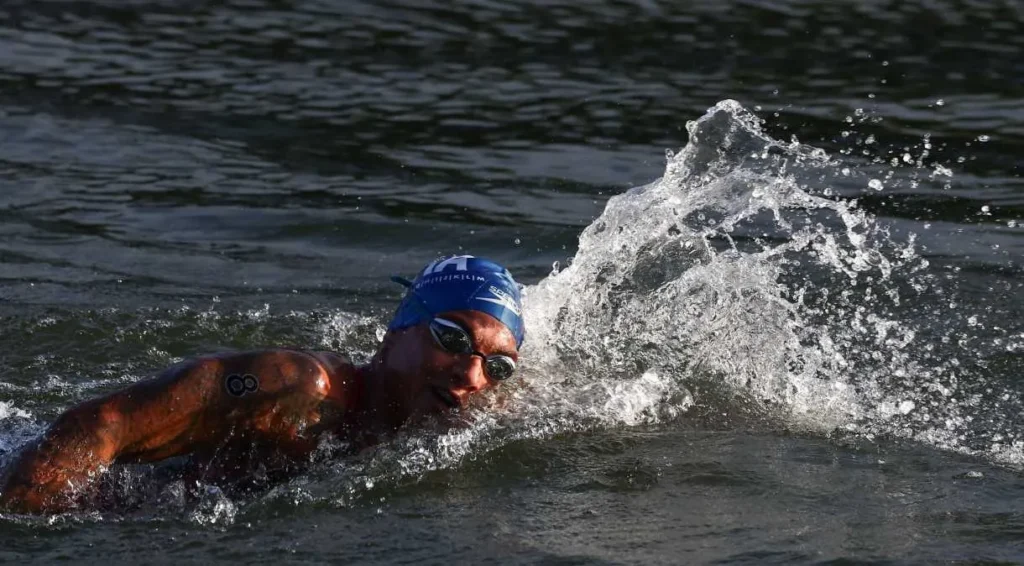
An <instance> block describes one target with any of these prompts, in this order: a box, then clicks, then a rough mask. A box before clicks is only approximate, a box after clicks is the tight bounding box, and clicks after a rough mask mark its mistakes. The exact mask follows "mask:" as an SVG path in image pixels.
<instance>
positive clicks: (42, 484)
mask: <svg viewBox="0 0 1024 566" xmlns="http://www.w3.org/2000/svg"><path fill="white" fill-rule="evenodd" d="M120 424H121V419H120V415H119V414H117V412H116V411H112V410H110V408H109V407H108V406H105V405H104V404H103V403H102V402H100V401H95V402H89V403H84V404H82V405H79V406H77V407H75V408H73V409H71V410H69V411H68V412H66V413H64V414H63V415H61V416H60V417H59V418H58V419H57V420H56V421H55V422H54V423H53V425H51V426H50V428H49V429H48V430H47V431H46V433H45V434H44V435H43V437H42V438H40V439H39V440H38V441H36V442H35V443H34V444H31V445H29V446H28V447H26V448H25V449H24V450H23V451H22V452H21V453H20V454H19V455H18V457H17V458H16V459H15V460H14V462H13V463H12V464H11V468H10V469H9V470H8V471H7V474H6V479H5V481H4V482H3V484H2V485H0V509H6V510H10V511H15V512H21V513H39V512H44V511H46V512H60V511H64V510H66V509H68V508H70V507H71V506H73V505H74V499H75V497H76V496H77V495H78V494H79V493H80V492H81V491H82V490H83V489H85V488H87V487H88V486H89V484H91V483H92V480H93V479H94V478H95V477H96V476H97V474H99V473H100V472H102V471H103V469H104V468H105V467H106V466H108V465H109V464H111V463H112V462H113V461H114V459H115V458H116V456H117V446H118V438H117V437H118V436H119V430H120Z"/></svg>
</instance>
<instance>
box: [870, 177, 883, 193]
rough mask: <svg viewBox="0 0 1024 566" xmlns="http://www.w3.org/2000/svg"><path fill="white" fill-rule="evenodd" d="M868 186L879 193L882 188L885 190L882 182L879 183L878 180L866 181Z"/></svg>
mask: <svg viewBox="0 0 1024 566" xmlns="http://www.w3.org/2000/svg"><path fill="white" fill-rule="evenodd" d="M868 186H869V187H871V188H872V189H874V190H876V191H880V190H882V189H883V188H885V185H883V184H882V182H881V181H879V180H878V179H871V180H870V181H868Z"/></svg>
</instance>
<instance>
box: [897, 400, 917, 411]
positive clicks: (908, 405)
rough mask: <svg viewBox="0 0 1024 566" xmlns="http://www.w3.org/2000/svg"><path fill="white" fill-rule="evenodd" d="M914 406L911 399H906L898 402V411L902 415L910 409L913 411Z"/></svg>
mask: <svg viewBox="0 0 1024 566" xmlns="http://www.w3.org/2000/svg"><path fill="white" fill-rule="evenodd" d="M916 406H917V405H915V404H914V402H913V401H911V400H910V399H907V400H906V401H904V402H902V403H900V413H903V414H904V415H906V414H908V413H910V411H913V410H914V407H916Z"/></svg>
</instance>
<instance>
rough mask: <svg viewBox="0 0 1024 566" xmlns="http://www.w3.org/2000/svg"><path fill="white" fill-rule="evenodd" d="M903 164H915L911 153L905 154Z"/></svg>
mask: <svg viewBox="0 0 1024 566" xmlns="http://www.w3.org/2000/svg"><path fill="white" fill-rule="evenodd" d="M903 162H904V163H913V162H914V158H913V157H912V156H911V155H910V154H909V153H904V154H903Z"/></svg>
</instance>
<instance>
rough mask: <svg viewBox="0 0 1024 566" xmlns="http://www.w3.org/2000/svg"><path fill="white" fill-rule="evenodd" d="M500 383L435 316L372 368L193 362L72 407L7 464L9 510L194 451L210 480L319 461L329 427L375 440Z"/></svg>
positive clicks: (267, 360)
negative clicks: (437, 334)
mask: <svg viewBox="0 0 1024 566" xmlns="http://www.w3.org/2000/svg"><path fill="white" fill-rule="evenodd" d="M438 316H441V317H443V318H446V319H448V320H451V321H452V322H455V323H457V324H459V325H461V326H462V327H463V328H464V329H466V330H467V331H469V334H470V336H471V337H472V338H473V347H474V349H475V350H476V351H478V352H481V353H483V354H485V355H490V354H505V355H508V356H510V357H512V359H514V360H517V359H518V353H517V350H516V343H515V339H514V338H513V337H512V334H511V332H509V330H508V328H506V327H505V326H504V325H503V324H501V323H500V322H498V321H497V320H496V319H495V318H493V317H491V316H490V315H487V314H484V313H480V312H476V311H453V312H449V313H442V314H439V315H438ZM247 375H248V376H251V377H253V378H255V380H256V382H257V383H258V385H257V384H256V383H254V382H253V380H252V379H246V378H245V377H244V376H247ZM494 385H495V382H494V381H492V380H490V379H488V377H487V375H486V373H485V372H484V366H483V360H482V359H481V358H480V357H479V356H476V355H472V354H452V353H449V352H447V351H445V350H444V349H442V348H441V347H440V346H439V345H438V344H437V343H436V342H435V341H434V339H433V338H432V337H431V335H430V331H429V329H428V327H427V324H426V323H422V324H419V325H417V326H414V327H410V328H405V329H402V330H398V331H393V332H389V333H388V334H387V335H386V336H385V337H384V340H383V342H382V343H381V346H380V348H379V349H378V351H377V353H376V354H375V355H374V357H373V359H372V361H371V362H370V363H369V364H367V365H365V366H354V365H352V364H351V363H350V362H349V361H348V360H347V359H346V358H344V357H343V356H341V355H339V354H336V353H333V352H313V351H304V350H293V349H274V350H263V351H257V352H243V353H232V354H218V355H212V356H204V357H200V358H196V359H192V360H188V361H185V362H182V363H180V364H177V365H174V366H171V367H169V368H167V369H166V370H164V371H163V372H161V373H160V374H159V375H157V376H156V377H155V378H153V379H150V380H146V381H141V382H139V383H136V384H134V385H132V386H131V387H128V388H126V389H124V390H121V391H118V392H115V393H112V394H110V395H107V396H105V397H101V398H98V399H93V400H90V401H86V402H84V403H82V404H79V405H77V406H75V407H73V408H71V409H69V410H68V411H67V412H65V413H63V414H62V415H60V416H59V417H58V418H57V419H56V421H54V423H53V424H52V425H51V426H50V428H49V429H48V430H47V431H46V433H45V434H43V436H42V437H41V438H40V439H38V440H37V441H35V442H33V443H31V444H30V445H28V446H26V447H25V448H24V449H23V450H22V452H21V453H20V454H19V455H18V456H17V458H16V459H15V460H14V462H13V463H12V464H11V465H10V466H9V468H8V469H7V470H5V471H4V476H5V477H3V478H2V479H0V486H3V487H2V491H0V509H5V510H9V511H15V512H28V513H37V512H59V511H63V510H66V509H69V508H72V507H74V506H75V504H76V499H77V498H78V497H80V496H81V495H82V494H83V493H84V492H85V491H86V488H87V487H88V486H89V485H91V484H92V483H93V481H94V480H95V479H96V478H97V477H98V476H99V475H100V474H102V473H103V471H105V470H106V468H107V467H109V466H110V465H113V464H116V463H143V462H157V461H160V460H164V459H166V458H171V457H175V456H182V455H190V456H191V459H192V461H193V463H194V464H195V465H196V466H197V468H198V469H201V470H202V472H203V474H202V475H203V477H204V479H206V480H208V481H217V480H221V479H223V480H233V479H239V478H238V476H239V475H244V474H245V473H247V472H248V471H250V470H251V467H250V463H251V462H252V461H259V462H261V463H271V464H272V465H277V466H279V467H281V468H282V469H285V468H287V467H288V465H289V464H299V463H302V462H308V461H309V459H310V457H311V455H312V454H313V452H314V450H316V448H317V446H318V445H319V443H320V440H321V439H322V437H323V436H324V435H325V434H332V435H334V436H336V437H338V438H340V439H342V440H345V441H349V442H351V443H352V444H353V445H355V446H365V445H368V444H372V443H374V442H376V441H377V440H378V439H380V438H382V437H384V436H386V435H388V434H390V433H393V432H394V431H395V430H397V429H398V428H399V427H401V426H402V425H403V424H405V423H406V422H409V421H415V420H418V419H420V418H422V417H424V416H426V415H431V414H437V413H440V412H444V411H448V410H450V409H453V408H459V407H464V406H465V405H466V403H467V402H468V401H469V399H470V397H471V396H472V395H474V394H475V393H478V392H480V391H483V390H485V389H488V388H489V387H493V386H494Z"/></svg>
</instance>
